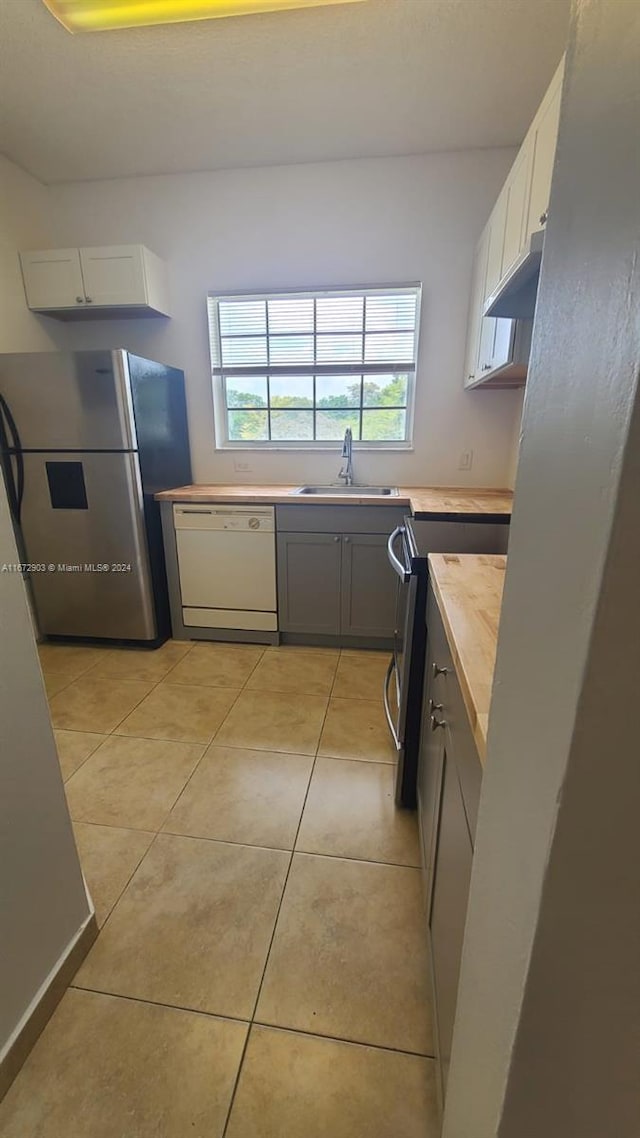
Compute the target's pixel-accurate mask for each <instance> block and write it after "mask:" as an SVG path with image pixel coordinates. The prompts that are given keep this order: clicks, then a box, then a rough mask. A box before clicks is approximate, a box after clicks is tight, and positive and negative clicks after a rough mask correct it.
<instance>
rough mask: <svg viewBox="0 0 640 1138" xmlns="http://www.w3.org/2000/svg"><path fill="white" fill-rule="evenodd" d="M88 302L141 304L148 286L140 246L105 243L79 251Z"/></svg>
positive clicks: (143, 302)
mask: <svg viewBox="0 0 640 1138" xmlns="http://www.w3.org/2000/svg"><path fill="white" fill-rule="evenodd" d="M80 263H81V265H82V276H83V279H84V291H85V297H86V303H87V304H94V305H122V306H124V305H127V304H136V305H143V304H146V303H147V287H146V279H145V271H144V259H143V252H142V246H141V245H107V246H102V247H98V248H92V249H81V250H80Z"/></svg>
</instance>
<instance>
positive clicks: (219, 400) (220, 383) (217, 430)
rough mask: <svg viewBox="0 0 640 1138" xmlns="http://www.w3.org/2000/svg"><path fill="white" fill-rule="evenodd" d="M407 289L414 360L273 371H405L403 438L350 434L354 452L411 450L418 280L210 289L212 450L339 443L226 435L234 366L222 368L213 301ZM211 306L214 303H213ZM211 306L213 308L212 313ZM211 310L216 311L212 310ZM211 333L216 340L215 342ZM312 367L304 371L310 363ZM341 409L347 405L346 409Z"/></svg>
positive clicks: (247, 369) (264, 369) (252, 370)
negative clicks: (412, 306)
mask: <svg viewBox="0 0 640 1138" xmlns="http://www.w3.org/2000/svg"><path fill="white" fill-rule="evenodd" d="M400 292H412V293H415V297H416V319H415V329H414V356H413V359H414V362H413V363H410V364H407V363H404V364H402V365H396V366H394V365H393V364H391V363H381V364H375V365H364V364H362V363H355V364H342V365H340V364H338V363H336V364H333V363H332V364H329V365H320V364H314V365H304V364H292V365H287V366H285V365H282V366H279V367H278V368H277V374H278V375H282V376H286V375H287V374H289V375H292V376H300V375H301V374H309V375H313V374H314V373H315V374H316V375H321V374H323V373H324V374H326V375H336V374H340V375H348V374H350V373H351V374H353V375H358V376H360V375H362V376H364V377H365V378H366V376H367V375H375V374H376V369H377V373H378V374H380V375H389V374H390V373H396V374H405V373H406V375H407V400H406V412H405V416H406V417H405V438H404V439H391V440H379V441H376V440H371V441H369V440H367V441H360V440H358V441H356V440H355V439H354V442H353V446H354V449H357V450H359V451H367V450H370V451H412V450H413V427H414V418H415V393H416V375H417V370H418V356H419V348H420V319H421V306H422V283H421V282H420V281H409V282H406V281H404V282H402V283H401V284H387V285H378V284H376V285H348V286H324V287H322V288H309V287H304V286H301V287H297V288H287V289H277V290H271V289H263V290H253V289H251V290H249V289H242V290H240V291H229V292H222V291H219V290H216V291H210V292H209V293H208V294H207V302H206V303H207V320H208V331H209V335H208V340H209V356H210V365H211V379H212V388H213V410H214V437H215V448H216V450H233V451H330V452H331V451H335V450H336V447H338V446H340V441H341V440H340V439H327V440H323V439H308V440H304V439H290V440H289V439H277V440H272V439H255V440H247V439H242V440H236V439H230V438H229V419H228V411H229V410H234V408H232V407H231V408H228V407H227V400H226V392H225V376H226V375H229V374H231V375H233V374H234V369H229V368H226V369H225V368H223V367H222V357H221V334H220V322H219V317H218V308H217V304H218V303H219V302H220V301H225V300H241V299H245V298H246V299H249V298H251V299H252V300H259V301H262V300H264V301H268V300H287V299H289V298H291V297H296V296H297V297H304V296H308V297H314V298H321V297H325V296H326V297H341V296H376V295H387V294H389V293H400ZM214 306H215V308H214ZM212 309H213V312H212ZM213 313H215V315H214V314H213ZM214 335H215V341H214ZM214 344H215V350H216V351H217V361H216V359H215V358H214ZM311 367H312V368H313V370H309V369H310V368H311ZM272 370H273V369H272V368H271V369H270V368H268V366H267V365H264V364H261V365H256V366H242V367H241V368H240V367H239V368H238V369H237V370H236V371H235V374H237V375H239V374H242V375H245V376H251V375H252V374H253V375H256V376H257V375H260V376H262V375H264V374H265V373H267V374H268V372H269V371H272ZM345 409H346V408H345ZM362 409H364V410H369V408H367V407H366V406H365V407H364V408H362V407H360V411H362ZM382 409H383V410H392V408H387V407H384V408H382ZM317 410H322V408H317V407H314V412H315V411H317Z"/></svg>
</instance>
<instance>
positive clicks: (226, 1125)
mask: <svg viewBox="0 0 640 1138" xmlns="http://www.w3.org/2000/svg"><path fill="white" fill-rule="evenodd" d="M339 661H340V657H339V656H338V659H337V661H336V668H335V672H334V677H333V681H332V684H331V692H332V691H333V688H334V685H335V677H336V674H337V671H338V663H339ZM331 692H329V697H328V699H327V706H326V708H325V711H324V715H323V717H322V724H321V726H320V730H319V732H318V742H317V744H316V749H315V753H314V756H313V763H312V764H311V770H310V771H309V779H308V782H307V789H306V791H305V795H304V799H303V802H302V809H301V810H300V817H299V819H298V825H297V828H296V832H295V835H294V838H293V846H292V849H291V855H290V857H289V864H288V866H287V872H286V874H285V877H284V882H283V885H282V892H281V894H280V901H279V902H278V908H277V910H276V916H275V920H274V922H273V929H272V931H271V937H270V939H269V945H268V947H267V952H266V956H265V960H264V967H263V969H262V975H261V977H260V983H259V984H258V990H257V992H256V998H255V1002H254V1005H253V1012H252V1013H251V1020H250V1022H249V1030H248V1031H247V1038H246V1039H245V1042H244V1047H243V1048H242V1054H241V1056H240V1062H239V1064H238V1070H237V1072H236V1077H235V1080H234V1083H233V1089H232V1091H231V1097H230V1099H229V1107H228V1110H227V1117H226V1119H225V1123H224V1127H223V1130H222V1135H221V1138H226V1134H227V1131H228V1128H229V1122H230V1121H231V1114H232V1112H233V1106H234V1103H235V1100H236V1094H237V1091H238V1086H239V1084H240V1077H241V1075H242V1070H243V1067H244V1060H245V1056H246V1054H247V1048H248V1046H249V1040H250V1038H251V1033H252V1030H253V1024H254V1022H255V1016H256V1012H257V1010H258V1003H259V1002H260V993H261V992H262V987H263V984H264V978H265V976H266V973H267V968H268V966H269V958H270V956H271V949H272V948H273V942H274V940H275V935H276V929H277V927H278V920H279V917H280V912H281V909H282V905H283V902H284V897H285V893H286V891H287V883H288V881H289V875H290V873H291V867H292V865H293V859H294V856H295V852H296V842H297V841H298V834H299V833H300V827H301V825H302V819H303V816H304V810H305V806H306V805H307V798H308V797H309V789H310V787H311V780H312V779H313V772H314V771H315V769H316V761H317V758H318V749H319V747H320V740H321V738H322V732H323V731H324V725H325V722H326V719H327V715H328V712H329V704H330V703H331Z"/></svg>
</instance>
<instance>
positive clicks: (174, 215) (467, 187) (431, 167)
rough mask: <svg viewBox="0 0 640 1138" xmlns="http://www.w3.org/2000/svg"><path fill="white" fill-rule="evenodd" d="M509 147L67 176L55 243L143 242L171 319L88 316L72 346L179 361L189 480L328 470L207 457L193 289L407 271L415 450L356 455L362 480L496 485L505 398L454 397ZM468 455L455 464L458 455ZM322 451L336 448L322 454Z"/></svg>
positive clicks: (203, 351)
mask: <svg viewBox="0 0 640 1138" xmlns="http://www.w3.org/2000/svg"><path fill="white" fill-rule="evenodd" d="M513 156H514V151H513V150H511V149H509V150H483V151H465V152H460V153H447V154H433V155H429V156H423V157H410V158H391V159H380V160H372V161H369V160H365V161H352V162H331V163H321V164H314V165H301V166H287V167H272V168H262V169H254V170H235V171H222V172H217V173H203V174H187V175H171V176H166V177H149V178H134V179H124V180H117V181H99V182H82V183H73V184H65V185H58V186H53V187H51V188H50V190H49V201H50V203H51V209H52V220H53V224H54V228H55V240H56V242H57V243H58V244H59V245H62V246H64V245H83V244H85V245H100V244H111V243H114V244H119V243H127V242H139V241H141V242H143V243H144V244H146V245H148V246H149V247H150V248H151V249H153V250H154V251H155V252H157V253H158V254H159V255H160V256H162V257H164V258H165V259H166V260H167V262H168V265H169V278H170V287H171V292H172V298H173V311H174V317H173V319H172V320H171V321H153V320H146V321H141V320H137V321H123V322H118V323H113V322H108V323H107V322H92V323H91V324H84V325H78V324H76V325H73V326H71V325H67V326H66V329H59V330H58V331H56V330H55V329H54V331H53V333H52V334H53V335H54V337H64V336H65V335H66V331H67V329H68V330H69V334H70V339H71V342H72V343H73V345H74V346H77V347H93V346H101V347H102V346H111V347H114V346H118V345H121V346H125V347H129V348H131V349H132V350H134V351H137V352H138V353H141V354H146V355H149V356H151V357H156V358H159V359H162V360H164V361H165V362H167V363H171V364H175V365H177V366H180V367H183V368H184V369H185V371H186V373H187V384H188V403H189V420H190V429H191V443H192V452H193V460H194V477H195V478H196V480H198V481H212V482H224V481H227V480H232V481H238V480H241V479H244V480H245V481H249V482H251V481H273V482H287V481H293V482H296V481H302V480H305V479H316V480H318V481H322V480H326V479H327V478H329V479H333V478H334V477H335V475H336V473H337V467H338V463H339V460H338V459H337V457H336V455H333V454H332V455H330V456H326V455H322V454H318V453H316V454H302V453H300V452H298V453H294V454H292V453H286V454H283V453H282V452H280V453H271V454H266V455H265V454H260V455H258V454H254V453H251V454H250V455H247V453H243V454H241V455H236V458H239V459H240V460H242V461H244V460H247V461H249V462H250V464H251V471H250V472H249V473H247V474H244V475H238V474H237V473H236V472H235V471H234V456H233V455H231V454H229V453H226V454H225V453H221V452H216V451H215V449H214V438H213V407H212V397H211V382H210V372H209V357H208V343H207V325H206V313H205V298H206V295H207V292H208V291H210V290H213V291H216V290H217V291H220V292H222V293H224V292H227V291H232V290H242V289H246V290H252V289H269V288H287V287H297V286H308V287H313V286H318V285H353V284H387V283H396V282H405V281H413V280H421V281H422V282H423V289H424V290H423V308H422V311H423V318H422V328H421V346H420V368H419V376H418V397H417V405H416V425H415V451H414V452H413V453H409V454H406V453H405V454H399V453H395V454H385V455H380V454H376V455H372V454H371V453H369V454H366V453H363V454H361V455H358V456H357V460H356V474H357V476H358V477H359V478H361V479H367V478H369V479H373V480H376V481H379V480H381V481H393V482H400V483H403V484H404V485H412V484H413V485H416V484H417V485H420V484H430V483H433V484H440V485H447V484H449V485H451V484H454V485H471V486H503V485H504V484H505V483H506V482H507V481H508V478H509V474H510V470H511V469H512V465H513V464H512V461H511V459H512V441H513V437H514V431H515V430H516V426H517V423H518V422H519V408H520V395H519V394H518V393H517V392H510V391H493V392H491V391H476V392H466V393H465V392H464V391H463V389H462V370H463V356H464V341H465V333H466V323H467V306H468V298H469V278H470V271H471V259H472V253H473V248H474V245H475V241H476V239H477V236H478V234H479V232H480V230H481V229H482V226H483V224H484V222H485V220H486V218H487V216H488V214H489V211H490V208H491V206H492V204H493V201H494V200H495V197H496V196H497V193H498V190H499V189H500V186H501V185H502V182H503V180H504V178H505V176H506V173H507V170H508V168H509V166H510V163H511V162H512V160H513ZM469 448H471V449H472V450H473V452H474V461H473V467H472V470H471V471H470V472H462V471H459V470H458V460H459V455H460V452H461V451H462V450H466V449H469ZM337 449H338V448H337V447H336V452H337Z"/></svg>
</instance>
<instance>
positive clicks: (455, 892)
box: [418, 588, 482, 1102]
mask: <svg viewBox="0 0 640 1138" xmlns="http://www.w3.org/2000/svg"><path fill="white" fill-rule="evenodd" d="M481 782H482V766H481V763H480V757H479V755H478V752H477V749H476V746H475V743H474V740H473V735H472V733H471V727H470V724H469V720H468V718H467V713H466V710H465V707H464V703H463V700H462V693H461V691H460V685H459V683H458V679H457V676H456V672H455V667H454V664H453V660H452V657H451V652H450V651H449V646H448V643H447V639H446V635H445V632H444V627H443V624H442V618H441V616H440V611H439V609H438V606H437V603H436V600H435V597H434V595H433V592H432V590H431V588H429V594H428V599H427V656H426V669H425V690H424V704H423V722H422V733H421V742H420V756H419V761H418V820H419V827H420V840H421V854H422V865H423V879H424V886H425V895H426V908H427V922H428V927H429V942H430V947H431V969H432V981H433V995H434V1009H435V1024H436V1051H437V1057H438V1063H439V1071H440V1092H441V1101H442V1102H443V1101H444V1093H445V1090H446V1084H447V1075H448V1072H449V1063H450V1059H451V1042H452V1039H453V1027H454V1022H455V1013H456V1003H457V998H458V980H459V976H460V962H461V959H462V945H463V941H464V928H465V922H466V916H467V903H468V899H469V885H470V881H471V866H472V861H473V844H474V838H475V827H476V819H477V814H478V803H479V798H480V789H481Z"/></svg>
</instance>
